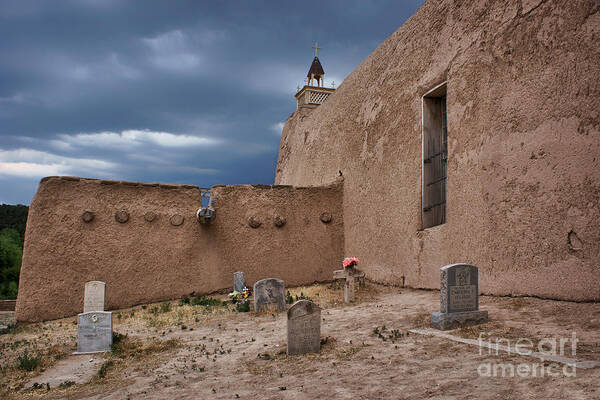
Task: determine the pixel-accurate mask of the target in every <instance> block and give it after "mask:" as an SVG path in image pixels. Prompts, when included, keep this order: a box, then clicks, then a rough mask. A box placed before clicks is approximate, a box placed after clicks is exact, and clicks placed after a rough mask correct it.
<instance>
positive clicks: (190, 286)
mask: <svg viewBox="0 0 600 400" xmlns="http://www.w3.org/2000/svg"><path fill="white" fill-rule="evenodd" d="M200 193H201V189H200V188H199V187H197V186H190V185H162V184H143V183H134V182H118V181H100V180H92V179H80V178H70V177H62V178H59V177H50V178H45V179H43V180H42V182H41V183H40V186H39V188H38V191H37V193H36V195H35V197H34V199H33V201H32V203H31V206H30V208H29V218H28V221H27V231H26V235H25V245H24V253H23V265H22V267H21V277H20V284H19V295H18V299H17V305H16V318H17V320H18V321H39V320H46V319H54V318H60V317H65V316H70V315H74V314H77V313H79V312H82V310H83V291H84V284H85V282H87V281H92V280H99V281H104V282H106V300H105V306H106V308H107V309H117V308H123V307H128V306H133V305H136V304H142V303H148V302H154V301H161V300H167V299H175V298H179V297H182V296H184V295H188V294H191V293H192V292H195V293H211V292H214V291H218V290H223V289H225V290H226V289H229V288H231V287H232V282H233V272H235V271H244V272H245V275H246V284H247V285H248V286H250V285H252V284H253V283H254V282H255V281H257V280H260V279H263V278H267V277H277V278H280V279H283V280H284V281H285V283H286V285H299V284H306V283H311V282H314V281H319V280H328V279H331V276H332V271H333V270H335V269H336V268H337V267H339V264H340V262H341V259H342V257H343V254H342V252H343V243H344V239H343V219H342V196H343V194H342V186H341V185H333V186H330V187H320V188H315V187H307V188H296V187H291V186H265V185H254V186H246V185H244V186H215V187H213V188H212V189H211V193H212V194H213V195H214V196H215V200H214V203H213V204H214V207H215V209H216V210H217V217H216V220H215V222H214V223H213V224H212V225H210V226H205V225H201V224H199V223H198V222H197V221H196V218H195V213H196V210H197V209H198V208H199V207H200V206H201V198H200ZM120 210H125V211H127V213H128V214H129V219H128V221H127V222H125V223H120V222H117V220H116V218H115V213H116V212H117V211H120ZM85 211H91V212H92V213H93V215H94V218H93V220H92V221H91V222H84V220H83V218H82V215H83V213H84V212H85ZM148 212H153V213H155V214H156V218H155V219H154V220H153V221H151V222H149V221H147V220H146V219H145V217H144V216H145V214H146V213H148ZM323 212H328V213H330V214H331V215H332V217H333V218H332V221H331V222H329V223H323V222H322V221H321V220H320V215H321V213H323ZM175 214H178V215H181V216H183V217H184V221H183V224H181V225H179V226H174V225H173V224H172V223H171V221H170V220H171V217H172V216H173V215H175ZM276 216H280V217H282V218H285V220H286V224H285V225H284V226H282V227H276V226H275V224H274V218H275V217H276ZM251 217H253V218H254V219H255V220H258V221H260V222H261V223H262V224H261V225H260V227H258V228H255V229H254V228H251V227H250V226H249V224H248V220H249V218H251Z"/></svg>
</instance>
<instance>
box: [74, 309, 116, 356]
mask: <svg viewBox="0 0 600 400" xmlns="http://www.w3.org/2000/svg"><path fill="white" fill-rule="evenodd" d="M77 319H78V323H77V354H82V353H100V352H103V351H109V350H110V347H111V345H112V313H111V312H107V311H92V312H87V313H83V314H79V315H78V316H77Z"/></svg>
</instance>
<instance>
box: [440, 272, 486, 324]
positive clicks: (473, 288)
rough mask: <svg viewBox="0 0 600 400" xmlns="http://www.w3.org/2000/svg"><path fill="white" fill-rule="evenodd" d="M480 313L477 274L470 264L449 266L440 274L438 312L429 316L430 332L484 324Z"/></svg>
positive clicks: (483, 317)
mask: <svg viewBox="0 0 600 400" xmlns="http://www.w3.org/2000/svg"><path fill="white" fill-rule="evenodd" d="M487 320H488V313H487V311H479V273H478V269H477V267H475V266H474V265H469V264H450V265H446V266H445V267H442V268H441V270H440V312H434V313H432V314H431V326H432V327H433V328H437V329H441V330H447V329H452V328H455V327H461V326H466V325H476V324H480V323H484V322H487Z"/></svg>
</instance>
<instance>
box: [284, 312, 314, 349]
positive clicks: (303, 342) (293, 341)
mask: <svg viewBox="0 0 600 400" xmlns="http://www.w3.org/2000/svg"><path fill="white" fill-rule="evenodd" d="M320 349H321V309H320V308H319V306H317V305H316V304H315V303H313V302H312V301H309V300H299V301H297V302H295V303H294V304H293V305H292V306H291V307H290V309H289V310H288V312H287V353H288V354H289V355H296V354H305V353H313V352H317V351H319V350H320Z"/></svg>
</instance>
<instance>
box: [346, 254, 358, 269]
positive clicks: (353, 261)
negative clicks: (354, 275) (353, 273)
mask: <svg viewBox="0 0 600 400" xmlns="http://www.w3.org/2000/svg"><path fill="white" fill-rule="evenodd" d="M355 265H358V258H356V257H350V258H344V268H352V267H354V266H355Z"/></svg>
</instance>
